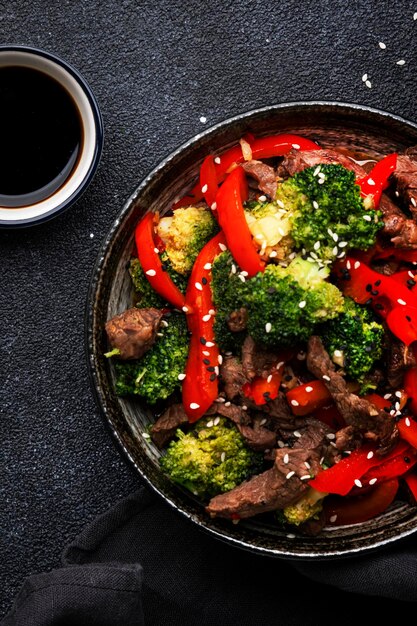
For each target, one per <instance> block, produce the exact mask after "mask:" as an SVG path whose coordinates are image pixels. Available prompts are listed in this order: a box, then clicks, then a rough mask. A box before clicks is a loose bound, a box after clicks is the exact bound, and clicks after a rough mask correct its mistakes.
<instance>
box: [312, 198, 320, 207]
mask: <svg viewBox="0 0 417 626" xmlns="http://www.w3.org/2000/svg"><path fill="white" fill-rule="evenodd" d="M313 207H314V208H315V209H318V208H319V203H318V202H317V200H313Z"/></svg>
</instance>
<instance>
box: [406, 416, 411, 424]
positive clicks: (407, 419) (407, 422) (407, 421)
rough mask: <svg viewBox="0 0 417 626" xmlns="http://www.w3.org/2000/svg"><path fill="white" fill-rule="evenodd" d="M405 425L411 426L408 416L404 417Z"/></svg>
mask: <svg viewBox="0 0 417 626" xmlns="http://www.w3.org/2000/svg"><path fill="white" fill-rule="evenodd" d="M405 425H406V426H411V422H410V418H409V417H406V418H405Z"/></svg>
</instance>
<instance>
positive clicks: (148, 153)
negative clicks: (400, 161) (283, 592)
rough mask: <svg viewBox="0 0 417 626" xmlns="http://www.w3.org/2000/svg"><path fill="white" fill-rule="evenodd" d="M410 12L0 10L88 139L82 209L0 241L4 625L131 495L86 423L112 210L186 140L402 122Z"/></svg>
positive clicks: (407, 106)
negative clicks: (59, 71) (95, 298)
mask: <svg viewBox="0 0 417 626" xmlns="http://www.w3.org/2000/svg"><path fill="white" fill-rule="evenodd" d="M414 12H417V1H414V2H411V1H410V2H408V1H401V2H395V3H391V2H388V1H378V0H374V1H365V0H364V1H362V2H358V1H356V2H355V1H352V0H351V1H350V2H346V1H345V0H327V1H323V0H314V1H311V0H300V1H299V2H297V1H292V0H281V2H275V1H274V0H266V1H265V0H264V1H260V0H255V1H250V0H242V1H240V2H236V1H233V0H224V1H223V2H216V1H211V2H210V1H209V0H207V1H203V0H200V1H199V0H194V1H189V2H187V1H186V0H182V1H181V0H165V1H159V2H158V0H146V1H143V2H141V1H139V0H136V1H133V0H123V1H122V0H121V1H116V0H85V1H83V0H59V1H58V0H32V2H27V1H26V0H19V1H13V0H12V1H10V0H9V1H8V2H2V1H0V42H1V43H9V44H11V43H19V44H31V45H33V46H37V47H40V48H44V49H46V50H48V51H51V52H55V53H57V54H58V55H61V56H62V57H64V58H65V59H67V60H68V61H69V62H71V63H72V64H73V65H75V66H76V67H77V68H78V69H79V70H80V71H81V72H82V73H83V74H84V76H85V77H86V79H87V80H88V81H89V83H90V85H91V87H92V88H93V90H94V92H95V93H96V96H97V98H98V101H99V104H100V107H101V111H102V114H103V118H104V125H105V147H104V152H103V157H102V160H101V164H100V167H99V170H98V173H97V175H96V177H95V179H94V181H93V183H92V184H91V186H90V188H89V190H88V191H87V193H86V194H85V195H84V196H83V198H82V199H81V200H80V201H79V202H78V203H77V204H76V205H75V206H74V207H73V208H72V209H70V211H69V212H67V213H66V214H64V215H62V216H60V217H57V218H55V219H54V220H53V221H51V222H49V223H47V224H45V225H43V226H39V227H35V228H31V229H26V230H16V231H0V311H1V327H0V415H1V420H0V429H1V431H0V440H1V452H0V458H1V460H0V533H1V534H0V541H1V547H0V607H1V609H2V611H3V613H4V612H5V611H6V609H7V608H8V606H9V605H10V603H11V601H12V598H13V596H14V594H15V593H16V591H17V589H18V588H19V587H20V585H21V583H22V581H23V579H24V578H25V577H26V575H28V574H30V573H33V572H40V571H43V570H47V569H50V568H52V567H56V566H57V565H59V558H60V554H61V551H62V549H63V547H64V545H65V544H66V543H68V541H69V540H71V539H72V538H73V537H74V535H75V534H76V533H77V532H79V531H80V530H81V528H82V527H83V526H84V525H85V524H86V523H87V522H88V521H89V520H91V519H92V518H93V517H94V516H96V515H97V514H98V513H100V512H102V511H104V510H106V509H107V508H108V507H109V506H110V505H111V504H112V503H114V501H115V500H117V499H119V498H121V497H122V496H124V495H126V494H128V493H129V492H130V491H132V490H133V489H135V488H136V486H137V484H138V478H137V476H135V474H134V473H133V471H132V470H131V469H130V467H128V466H127V465H126V464H125V462H124V461H123V459H122V458H121V456H120V454H119V452H118V450H117V449H116V448H115V447H114V445H113V442H112V440H111V438H110V436H109V434H108V431H107V430H106V427H105V425H104V423H103V420H102V419H101V416H100V414H99V412H98V410H97V409H96V407H95V404H94V400H93V396H92V392H91V390H90V387H89V380H88V371H87V363H86V357H85V354H84V343H83V331H84V309H85V300H86V294H87V289H88V285H89V281H90V276H91V272H92V268H93V264H94V261H95V258H96V255H97V254H98V251H99V249H100V242H101V240H102V238H103V237H104V235H105V234H106V232H107V230H108V229H109V227H110V225H111V224H112V221H113V220H114V219H115V217H116V216H117V214H118V212H119V210H120V208H121V206H122V204H123V202H124V200H125V199H126V198H127V196H128V195H129V194H130V192H131V191H132V189H133V188H134V187H135V186H136V185H137V183H138V182H139V181H140V180H141V179H142V178H143V177H144V176H145V175H146V174H147V173H148V171H149V170H150V169H151V168H152V167H153V166H154V165H156V164H157V163H158V161H159V160H160V159H161V158H162V157H164V156H165V155H166V154H167V153H169V152H170V151H171V150H172V149H174V148H176V147H177V146H178V145H179V144H181V143H182V142H184V141H185V140H187V139H189V138H190V137H192V136H193V135H194V134H196V133H198V132H199V131H200V130H201V129H202V128H204V127H207V126H208V125H211V124H214V123H215V122H218V121H220V120H223V119H224V118H226V117H229V116H231V115H234V114H236V113H239V112H242V111H245V110H248V109H252V108H255V107H258V106H262V105H265V104H271V103H277V102H286V101H296V100H312V99H316V100H317V99H321V100H339V101H345V102H356V103H362V104H366V105H370V106H374V107H377V108H382V109H385V110H388V111H391V112H394V113H396V114H398V115H401V116H403V117H405V118H408V119H411V120H413V121H417V104H416V102H417V101H416V87H417V74H416V69H417V66H416V62H417V43H416V41H417V39H416V37H417V21H416V20H414V19H413V14H414ZM380 41H382V42H384V43H385V44H386V49H384V50H383V49H381V48H380V47H379V43H378V42H380ZM400 59H404V60H405V61H406V63H405V64H404V65H398V64H397V61H398V60H400ZM364 73H367V74H368V77H369V79H370V81H371V83H372V87H371V88H368V87H367V86H366V85H365V84H364V82H363V81H362V75H363V74H364ZM202 117H205V118H206V119H207V121H206V122H204V121H203V122H202V121H201V120H200V118H202ZM1 122H2V123H3V120H2V121H1ZM0 149H1V141H0ZM348 600H349V601H350V602H351V601H354V600H355V596H350V597H349V598H348ZM378 604H379V606H380V607H381V606H383V603H382V604H380V603H378V602H377V601H375V602H374V603H373V604H370V605H369V607H370V608H372V609H375V607H376V606H377V605H378ZM1 614H2V613H1V612H0V615H1ZM303 623H304V624H307V621H306V619H305V620H304V622H303ZM311 623H313V622H311ZM314 623H316V622H314Z"/></svg>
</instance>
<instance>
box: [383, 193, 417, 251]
mask: <svg viewBox="0 0 417 626" xmlns="http://www.w3.org/2000/svg"><path fill="white" fill-rule="evenodd" d="M378 208H379V210H380V211H381V212H382V219H383V222H384V227H383V228H382V229H381V231H380V234H381V235H382V236H384V235H386V236H387V237H388V238H389V239H390V241H391V244H392V245H393V246H396V247H397V248H406V249H414V248H417V224H416V223H415V222H414V221H413V220H411V219H408V218H407V217H406V216H405V215H404V213H403V212H402V211H401V209H400V207H398V206H397V205H396V204H395V203H394V202H393V201H392V200H391V199H390V198H389V197H388V196H387V195H386V194H385V193H383V194H382V196H381V200H380V203H379V207H378Z"/></svg>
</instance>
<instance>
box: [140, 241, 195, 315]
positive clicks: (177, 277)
mask: <svg viewBox="0 0 417 626" xmlns="http://www.w3.org/2000/svg"><path fill="white" fill-rule="evenodd" d="M161 261H162V265H163V267H164V268H165V271H166V272H167V274H169V276H170V277H171V278H172V281H173V282H174V283H175V284H176V286H177V287H178V289H179V290H180V291H181V293H185V290H186V288H187V279H186V278H185V277H184V276H182V275H181V274H178V272H176V271H175V270H174V269H173V267H172V263H171V262H170V260H169V259H168V255H167V253H166V252H163V253H162V254H161ZM129 274H130V277H131V279H132V283H133V287H134V290H135V295H136V306H139V307H140V308H141V309H145V308H148V307H155V308H156V309H163V308H166V307H169V306H171V305H170V304H169V303H168V302H167V301H166V300H164V299H163V298H161V296H160V295H158V294H157V293H156V291H154V289H153V287H151V284H150V282H149V281H148V279H147V278H146V275H145V272H144V271H143V269H142V266H141V264H140V261H139V259H136V258H135V259H132V260H131V261H130V264H129Z"/></svg>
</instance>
